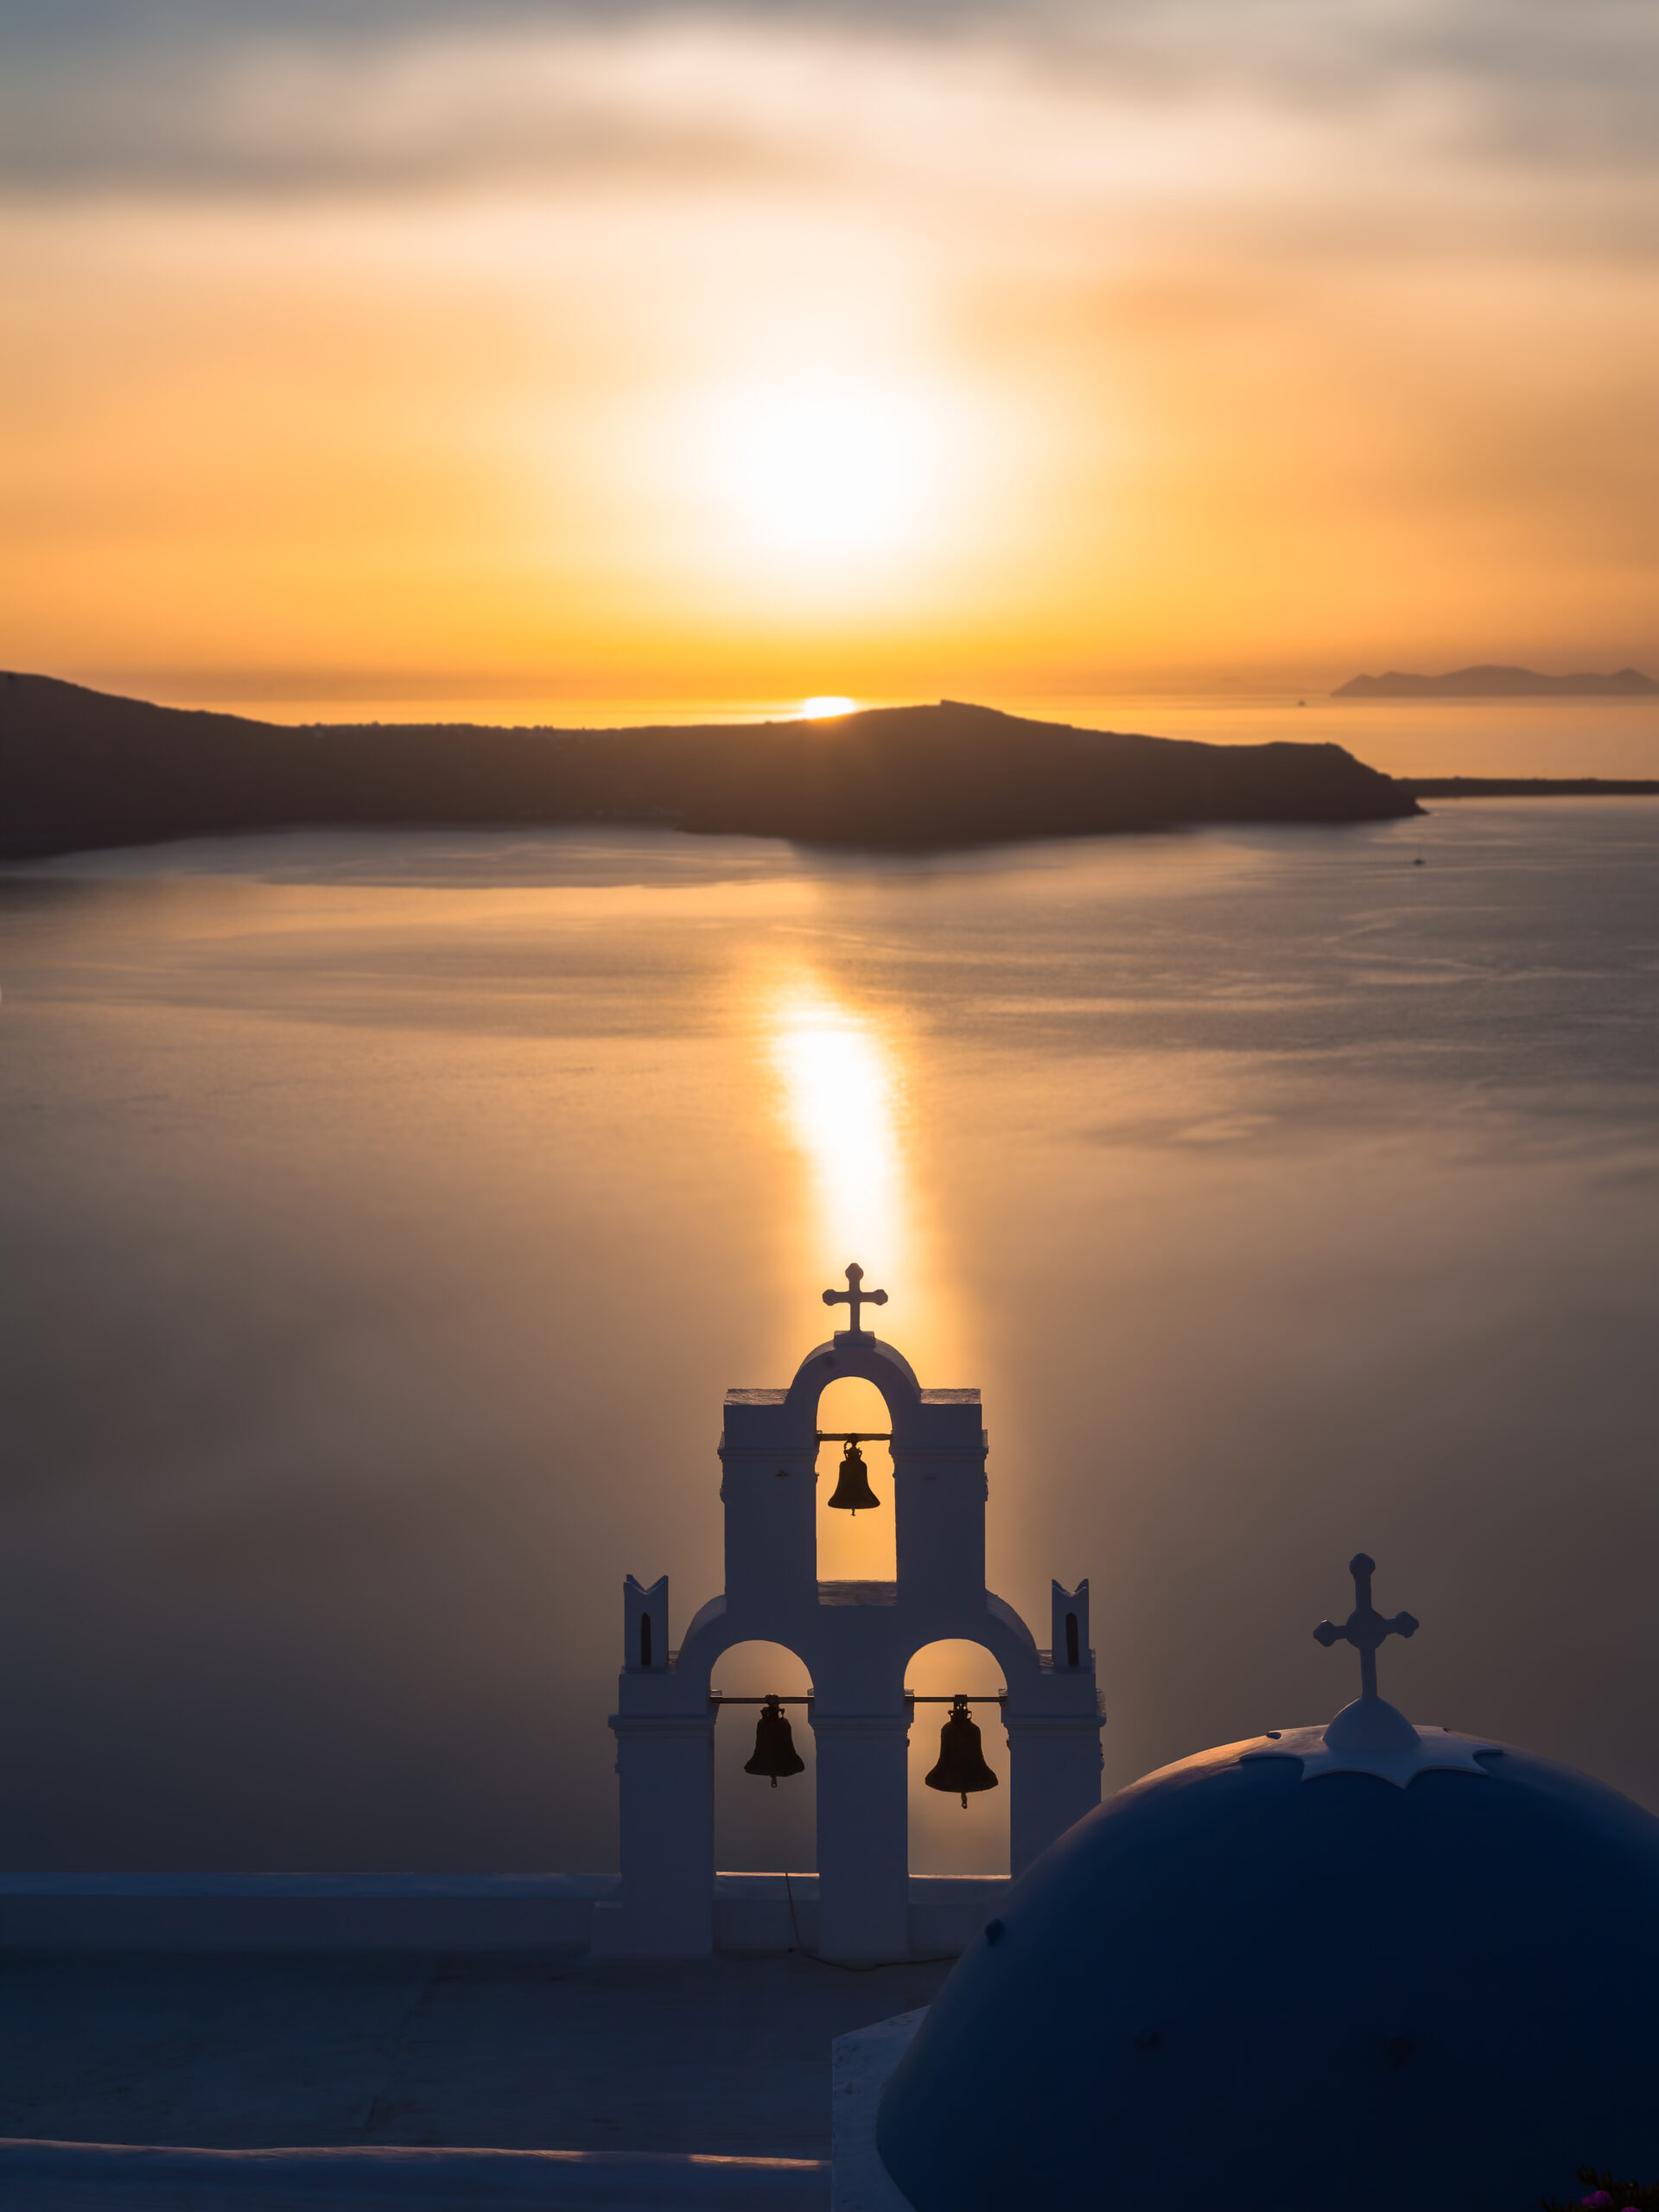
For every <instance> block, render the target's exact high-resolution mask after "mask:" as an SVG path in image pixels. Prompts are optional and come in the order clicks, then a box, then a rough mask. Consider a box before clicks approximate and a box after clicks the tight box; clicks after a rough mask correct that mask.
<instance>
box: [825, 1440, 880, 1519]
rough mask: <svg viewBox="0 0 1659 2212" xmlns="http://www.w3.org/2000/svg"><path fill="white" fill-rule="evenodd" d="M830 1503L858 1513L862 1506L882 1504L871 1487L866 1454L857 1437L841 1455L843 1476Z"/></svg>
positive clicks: (842, 1510) (840, 1510)
mask: <svg viewBox="0 0 1659 2212" xmlns="http://www.w3.org/2000/svg"><path fill="white" fill-rule="evenodd" d="M829 1503H830V1504H831V1505H833V1506H834V1507H836V1510H837V1511H839V1512H842V1513H856V1512H857V1511H858V1510H859V1509H860V1507H861V1506H871V1505H880V1503H881V1501H880V1498H879V1497H877V1496H876V1494H875V1492H874V1491H873V1490H872V1489H871V1488H870V1477H869V1471H868V1468H867V1467H866V1466H865V1465H864V1454H863V1453H862V1452H861V1451H860V1450H859V1448H858V1444H857V1440H856V1439H855V1440H851V1441H849V1444H848V1446H847V1449H846V1450H845V1451H844V1452H842V1455H841V1478H840V1480H839V1481H838V1482H837V1483H836V1494H835V1496H834V1497H832V1498H831V1499H830V1501H829Z"/></svg>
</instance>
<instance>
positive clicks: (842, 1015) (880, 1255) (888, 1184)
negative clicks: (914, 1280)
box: [767, 976, 909, 1325]
mask: <svg viewBox="0 0 1659 2212" xmlns="http://www.w3.org/2000/svg"><path fill="white" fill-rule="evenodd" d="M767 1039H768V1046H769V1050H770V1052H771V1058H772V1066H773V1068H774V1070H775V1071H776V1072H777V1075H778V1077H779V1083H780V1085H781V1089H782V1093H783V1106H784V1114H785V1122H787V1125H788V1128H789V1130H790V1134H791V1136H792V1137H793V1138H794V1140H795V1142H796V1144H797V1145H798V1147H799V1148H800V1150H801V1151H802V1153H803V1154H804V1155H805V1157H806V1160H807V1161H808V1164H809V1166H810V1169H811V1172H812V1178H813V1183H814V1186H815V1194H816V1199H817V1223H816V1236H815V1243H816V1244H817V1247H818V1249H820V1250H821V1251H822V1253H823V1255H825V1256H824V1262H823V1264H825V1265H827V1266H830V1267H833V1268H836V1272H837V1274H839V1271H840V1269H841V1268H844V1267H845V1265H846V1264H847V1260H848V1259H850V1258H854V1257H857V1258H859V1259H860V1260H861V1263H862V1264H864V1265H866V1266H867V1267H869V1268H874V1270H875V1272H874V1274H872V1275H871V1278H870V1279H871V1282H872V1284H873V1285H874V1283H875V1282H877V1281H882V1280H883V1277H882V1276H881V1274H880V1270H881V1269H882V1268H887V1269H888V1270H889V1272H891V1271H893V1269H895V1268H899V1266H901V1265H902V1264H903V1262H905V1260H906V1258H907V1257H908V1251H907V1247H908V1243H909V1224H908V1223H907V1221H906V1205H905V1197H906V1193H905V1179H904V1173H903V1159H902V1153H901V1147H900V1143H899V1128H898V1122H899V1103H900V1090H901V1085H900V1078H899V1066H898V1062H897V1057H896V1055H895V1053H894V1052H893V1049H892V1046H891V1045H890V1043H889V1041H888V1039H887V1038H886V1037H885V1036H884V1035H883V1034H882V1033H881V1030H880V1027H879V1026H878V1024H877V1023H876V1022H875V1020H873V1019H872V1017H871V1016H870V1015H869V1014H865V1013H862V1012H861V1011H859V1010H857V1009H855V1008H854V1007H850V1006H849V1005H847V1004H846V1003H845V1001H842V1000H839V999H836V997H834V996H833V995H831V994H830V993H829V991H827V990H826V989H824V988H823V986H822V985H821V984H819V983H818V982H817V978H816V977H812V976H800V977H798V978H797V979H795V980H793V981H791V982H787V983H785V984H783V985H782V986H780V987H779V988H778V989H777V990H776V992H775V993H774V994H773V995H772V997H771V1003H770V1006H769V1007H768V1019H767ZM843 1255H845V1256H844V1257H843ZM844 1324H845V1316H844V1315H843V1316H842V1320H841V1324H840V1325H844Z"/></svg>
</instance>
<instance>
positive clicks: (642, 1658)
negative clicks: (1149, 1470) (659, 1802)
mask: <svg viewBox="0 0 1659 2212" xmlns="http://www.w3.org/2000/svg"><path fill="white" fill-rule="evenodd" d="M1071 1641H1072V1643H1074V1644H1075V1643H1076V1642H1077V1628H1076V1625H1075V1624H1073V1627H1072V1631H1071ZM639 1664H640V1665H641V1666H642V1667H649V1666H650V1664H651V1615H650V1614H649V1613H641V1614H640V1616H639Z"/></svg>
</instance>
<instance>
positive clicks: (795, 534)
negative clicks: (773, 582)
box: [710, 377, 938, 559]
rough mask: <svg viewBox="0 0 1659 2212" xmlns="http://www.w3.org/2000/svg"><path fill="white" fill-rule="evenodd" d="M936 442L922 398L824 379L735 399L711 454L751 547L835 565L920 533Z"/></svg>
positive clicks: (722, 407)
mask: <svg viewBox="0 0 1659 2212" xmlns="http://www.w3.org/2000/svg"><path fill="white" fill-rule="evenodd" d="M937 442H938V433H937V430H936V429H935V427H934V423H933V420H932V417H931V415H930V412H929V410H927V409H926V408H925V406H924V405H923V404H922V403H921V401H920V400H919V399H918V397H915V396H914V395H912V394H908V393H905V392H902V391H897V390H891V389H888V388H887V387H885V386H882V385H879V384H876V383H874V382H866V381H861V380H859V379H855V378H839V377H824V378H812V379H809V380H804V381H802V382H798V383H779V384H777V385H766V386H762V387H760V388H757V389H750V390H747V391H741V392H736V393H733V394H731V395H729V396H728V397H726V398H725V399H723V400H722V401H721V402H720V403H719V404H717V406H716V408H715V423H714V426H713V435H712V438H711V441H710V451H711V457H712V459H713V461H714V467H715V482H716V486H717V488H718V491H719V494H720V497H721V501H722V503H723V504H724V505H726V507H727V508H728V512H730V513H731V514H732V515H733V517H734V519H735V520H736V522H737V523H738V524H739V525H740V526H741V529H742V530H743V531H744V532H745V534H746V535H747V537H748V538H749V539H750V540H751V542H752V543H755V544H757V545H759V546H760V547H763V548H765V549H766V550H769V551H771V552H773V553H784V554H790V555H794V556H803V555H804V556H809V557H811V558H815V559H818V558H830V559H833V558H836V557H840V556H846V555H849V554H855V553H875V552H887V551H890V550H893V549H895V548H896V547H898V546H899V545H901V544H903V543H906V542H907V541H908V540H910V539H911V538H912V537H914V536H915V535H917V533H918V527H919V525H920V524H921V523H922V522H923V521H924V519H925V513H926V508H927V504H928V495H929V493H930V491H931V489H932V487H933V480H934V476H935V474H936V465H935V448H936V446H937Z"/></svg>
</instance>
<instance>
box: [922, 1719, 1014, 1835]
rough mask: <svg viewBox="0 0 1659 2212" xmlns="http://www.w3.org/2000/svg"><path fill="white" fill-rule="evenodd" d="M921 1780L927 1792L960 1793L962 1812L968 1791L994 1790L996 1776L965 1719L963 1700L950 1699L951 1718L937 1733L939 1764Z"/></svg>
mask: <svg viewBox="0 0 1659 2212" xmlns="http://www.w3.org/2000/svg"><path fill="white" fill-rule="evenodd" d="M923 1780H924V1781H925V1783H926V1784H927V1786H928V1788H929V1789H943V1790H944V1791H946V1792H947V1794H949V1795H950V1796H956V1795H957V1792H958V1791H960V1793H961V1796H962V1804H963V1811H964V1812H965V1811H966V1810H967V1808H968V1796H969V1791H970V1790H976V1789H995V1788H996V1777H995V1775H994V1774H993V1773H992V1772H991V1770H990V1769H989V1767H988V1766H987V1765H986V1764H985V1754H984V1752H983V1751H982V1750H981V1749H980V1743H979V1730H978V1729H977V1728H976V1726H975V1725H974V1723H973V1721H972V1720H970V1719H969V1717H968V1700H967V1699H966V1698H965V1697H957V1698H953V1699H952V1700H951V1701H950V1719H948V1720H947V1721H946V1722H945V1724H944V1727H943V1728H941V1729H940V1731H939V1763H938V1765H937V1766H936V1767H935V1768H934V1769H933V1771H932V1772H931V1774H928V1775H925V1776H924V1777H923Z"/></svg>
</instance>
